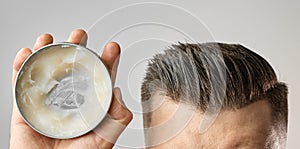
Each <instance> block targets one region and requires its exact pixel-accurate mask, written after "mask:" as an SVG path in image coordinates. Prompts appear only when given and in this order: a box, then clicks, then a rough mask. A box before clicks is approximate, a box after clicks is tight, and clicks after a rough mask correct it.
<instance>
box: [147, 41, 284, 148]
mask: <svg viewBox="0 0 300 149" xmlns="http://www.w3.org/2000/svg"><path fill="white" fill-rule="evenodd" d="M156 91H161V92H163V93H164V94H165V95H166V96H169V97H171V99H172V100H174V101H175V102H179V101H180V102H185V103H186V104H189V105H191V106H195V107H196V108H197V109H198V110H200V111H202V112H205V111H206V110H207V109H208V107H209V105H210V104H212V105H214V106H221V109H224V110H226V109H228V110H230V109H240V108H243V107H245V106H247V105H249V104H251V103H254V102H256V101H259V100H267V101H269V103H270V105H271V109H272V124H273V125H274V132H276V131H277V130H278V131H280V133H283V134H281V135H280V136H281V137H280V138H278V137H277V140H271V139H270V140H269V142H272V141H273V142H282V143H284V142H285V139H286V131H287V120H288V105H287V94H288V89H287V86H286V85H285V84H284V83H281V82H279V81H278V80H277V77H276V74H275V72H274V70H273V68H272V67H271V65H270V64H269V63H268V62H267V61H266V60H265V59H264V58H263V57H261V56H259V55H258V54H256V53H254V52H253V51H251V50H249V49H247V48H246V47H244V46H242V45H239V44H225V43H203V44H190V43H178V44H173V45H171V46H170V47H168V48H167V49H166V50H165V51H164V53H159V54H156V55H155V56H154V57H153V58H152V59H151V60H150V61H149V63H148V67H147V70H146V76H145V78H144V81H143V84H142V88H141V97H142V101H143V102H144V101H147V100H149V99H150V97H151V96H152V95H153V93H154V92H156ZM146 106H150V105H143V109H146V108H148V107H146ZM150 121H151V112H148V113H144V127H149V126H148V125H149V122H150ZM279 129H280V130H279ZM274 132H273V134H274ZM278 139H279V140H278ZM269 146H270V145H269Z"/></svg>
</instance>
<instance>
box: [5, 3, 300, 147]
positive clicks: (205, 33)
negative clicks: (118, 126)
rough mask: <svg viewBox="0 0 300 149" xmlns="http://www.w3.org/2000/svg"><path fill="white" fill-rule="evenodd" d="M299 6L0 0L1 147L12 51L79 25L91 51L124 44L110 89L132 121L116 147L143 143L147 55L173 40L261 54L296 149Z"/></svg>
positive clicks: (299, 123) (65, 35) (62, 34)
mask: <svg viewBox="0 0 300 149" xmlns="http://www.w3.org/2000/svg"><path fill="white" fill-rule="evenodd" d="M143 2H147V3H144V4H141V3H143ZM149 2H151V3H149ZM134 3H139V4H135V5H133V4H134ZM299 6H300V1H297V0H295V1H292V0H286V1H276V0H269V1H261V0H252V1H247V2H246V1H240V0H235V1H233V0H229V1H216V0H212V1H173V0H165V1H140V0H139V1H137V0H135V1H134V0H127V1H116V0H112V1H105V2H101V1H76V2H75V1H71V0H65V1H45V2H42V1H33V0H28V1H15V0H11V1H1V2H0V18H1V21H0V22H1V23H0V24H1V28H0V33H1V35H0V43H1V44H0V50H1V54H0V57H1V59H0V60H1V63H0V70H1V71H0V72H1V77H0V79H1V86H0V91H1V92H0V93H1V97H0V118H1V119H0V124H1V128H0V137H1V139H0V146H1V148H8V146H9V137H10V119H11V111H12V107H13V96H12V86H11V75H12V64H13V60H14V56H15V54H16V53H17V52H18V50H19V49H21V48H22V47H30V48H32V46H33V44H34V42H35V39H36V37H38V36H39V35H40V34H42V33H51V34H52V35H53V36H54V38H55V41H64V40H66V39H67V38H68V35H69V33H70V32H71V31H72V30H74V29H77V28H82V29H85V30H87V31H88V32H89V34H90V36H89V38H90V41H89V42H88V44H89V45H88V47H89V48H91V49H93V50H95V51H96V52H98V53H99V52H101V48H102V47H103V45H104V43H106V42H107V41H109V40H114V41H117V42H119V43H120V44H121V47H122V48H123V49H122V50H123V53H122V57H121V61H120V71H119V72H118V76H117V77H118V78H117V86H120V87H121V89H122V91H123V94H124V97H123V98H124V100H125V103H126V104H127V106H128V107H129V108H130V109H131V110H133V111H134V120H133V122H132V123H131V124H130V125H129V128H128V129H127V130H126V131H125V133H124V134H122V136H121V137H120V139H119V140H118V142H117V146H116V147H115V148H126V146H127V147H129V148H132V147H139V148H140V147H142V146H143V144H144V143H143V134H142V118H141V107H140V106H139V104H140V101H139V98H140V95H139V94H140V93H139V91H140V89H139V86H140V84H141V80H142V78H143V74H144V68H145V65H146V62H147V58H149V57H151V56H152V55H153V54H154V53H156V52H160V51H161V50H162V49H163V48H165V47H167V45H169V44H170V43H174V42H176V41H198V42H206V41H219V42H228V43H240V44H243V45H244V46H246V47H248V48H250V49H252V50H253V51H255V52H257V53H259V54H260V55H261V56H263V57H264V58H266V59H267V60H268V61H269V62H270V63H271V65H272V66H273V67H274V69H275V70H276V73H277V75H278V78H279V80H280V81H283V82H286V83H287V84H288V87H289V128H288V130H289V132H288V145H287V148H297V147H298V146H300V142H299V141H298V138H297V137H299V135H298V132H300V117H299V116H298V114H299V113H300V108H299V106H300V100H298V98H299V97H300V95H299V91H300V85H299V84H300V82H299V80H300V79H299V78H298V77H299V76H300V69H299V63H300V61H299V54H300V52H299V47H300V41H299V39H300V36H299V35H300V30H299V26H300V19H299V18H300V7H299ZM109 12H110V13H109ZM158 13H159V14H158ZM105 14H106V16H104V15H105ZM197 20H198V22H197ZM168 21H169V22H168ZM149 22H150V23H149ZM151 22H152V23H151ZM153 22H156V23H153ZM199 22H200V24H199ZM198 31H199V32H198ZM189 35H190V36H189ZM188 37H191V38H188ZM192 39H195V40H192ZM151 49H152V50H151ZM141 51H142V52H141Z"/></svg>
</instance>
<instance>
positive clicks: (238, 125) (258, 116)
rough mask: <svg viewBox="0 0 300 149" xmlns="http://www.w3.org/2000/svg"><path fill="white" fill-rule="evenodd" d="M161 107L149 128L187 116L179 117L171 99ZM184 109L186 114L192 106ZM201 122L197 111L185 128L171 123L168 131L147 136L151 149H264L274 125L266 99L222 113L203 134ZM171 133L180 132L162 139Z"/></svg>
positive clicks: (167, 128) (152, 118) (157, 131)
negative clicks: (200, 129)
mask: <svg viewBox="0 0 300 149" xmlns="http://www.w3.org/2000/svg"><path fill="white" fill-rule="evenodd" d="M159 106H160V107H158V108H156V110H155V111H153V113H152V115H151V122H150V127H155V126H159V125H163V124H167V121H168V120H170V119H171V118H173V117H179V119H178V120H177V122H180V121H181V120H183V119H184V117H186V116H183V115H184V112H181V113H180V114H178V113H177V114H176V111H178V107H179V105H178V104H177V103H174V102H173V101H172V100H171V99H170V98H165V100H164V102H163V103H162V104H161V105H159ZM184 108H186V109H185V111H187V110H189V109H190V106H189V105H187V106H186V107H184ZM202 120H203V113H201V112H199V111H196V112H195V113H194V114H193V115H191V119H190V121H187V125H186V126H185V127H184V128H183V129H178V127H177V126H175V125H174V123H170V124H167V127H166V128H163V129H157V130H153V131H152V132H151V133H148V134H147V133H146V140H147V141H149V142H148V145H150V144H156V145H155V146H152V147H151V148H199V149H201V148H204V149H206V148H214V149H233V148H241V149H253V148H255V149H263V148H265V144H266V142H267V138H268V132H269V129H270V126H271V107H270V105H269V103H268V102H267V101H266V100H260V101H257V102H255V103H252V104H250V105H248V106H246V107H244V108H241V109H235V110H222V111H221V112H220V113H219V115H218V117H217V119H216V120H215V121H214V123H213V124H212V125H211V127H209V129H208V130H207V131H206V132H205V133H202V134H200V133H199V128H200V123H201V121H202ZM168 132H173V133H174V132H178V133H177V134H174V135H172V137H171V138H169V139H163V138H162V134H166V133H168ZM162 140H165V141H163V142H162ZM158 142H161V143H158Z"/></svg>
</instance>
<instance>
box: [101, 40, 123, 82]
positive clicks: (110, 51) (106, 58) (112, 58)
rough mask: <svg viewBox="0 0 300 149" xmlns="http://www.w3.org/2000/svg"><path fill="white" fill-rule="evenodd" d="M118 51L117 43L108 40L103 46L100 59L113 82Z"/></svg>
mask: <svg viewBox="0 0 300 149" xmlns="http://www.w3.org/2000/svg"><path fill="white" fill-rule="evenodd" d="M120 53H121V48H120V46H119V44H118V43H116V42H110V43H108V44H107V45H106V46H105V47H104V51H103V53H102V55H101V59H102V61H103V62H104V63H105V64H106V66H107V68H108V70H109V73H110V75H111V79H112V83H113V84H114V82H115V79H116V75H117V68H118V64H119V58H120Z"/></svg>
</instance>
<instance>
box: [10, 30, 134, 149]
mask: <svg viewBox="0 0 300 149" xmlns="http://www.w3.org/2000/svg"><path fill="white" fill-rule="evenodd" d="M86 40H87V36H86V33H85V32H84V31H83V30H75V31H73V32H72V33H71V35H70V37H69V40H68V41H69V42H72V43H75V44H82V45H84V46H85V44H86V42H87V41H86ZM52 42H53V38H52V36H51V35H49V34H44V35H42V36H40V37H39V38H38V40H37V42H36V44H35V46H34V50H37V49H38V48H40V47H42V46H45V45H47V44H50V43H52ZM30 54H31V50H30V49H28V48H23V49H22V50H21V51H20V52H18V54H17V56H16V58H15V62H14V67H13V79H12V82H13V84H14V82H15V77H16V74H17V72H18V71H19V69H20V67H21V65H22V63H23V62H24V61H25V59H26V58H27V57H28V56H29V55H30ZM119 54H120V48H119V46H118V44H116V43H110V44H108V45H107V46H106V47H105V49H104V52H103V54H102V56H101V59H102V60H103V62H104V63H106V65H107V67H108V69H109V70H110V73H111V78H112V80H113V82H114V79H115V76H116V69H117V67H116V65H115V64H117V63H115V62H118V57H119ZM117 96H118V98H117ZM120 100H121V92H120V90H119V89H115V92H114V95H113V99H112V104H111V107H110V109H109V111H108V114H109V115H110V117H111V118H113V119H114V120H116V121H117V122H118V123H121V124H122V125H125V126H127V125H128V124H129V122H130V121H131V119H132V113H131V112H130V111H129V110H128V109H127V108H126V107H125V106H124V105H122V104H121V103H122V101H120ZM104 121H105V120H104ZM108 125H110V124H109V123H108ZM108 125H104V127H103V128H102V126H103V125H102V126H101V125H100V126H101V129H104V130H105V131H106V130H108V131H109V130H110V129H107V128H106V127H107V126H108ZM119 130H120V131H115V130H113V132H109V133H108V134H112V135H114V136H119V135H120V134H121V133H122V131H123V129H119ZM116 139H117V138H116ZM114 141H116V140H110V142H109V141H107V140H105V139H103V138H102V137H101V136H99V135H96V133H95V132H93V131H92V132H89V133H88V134H85V135H83V136H81V137H77V138H73V139H65V140H61V139H53V138H49V137H46V136H43V135H41V134H39V133H38V132H36V131H35V130H33V129H32V128H31V127H30V126H28V125H27V123H26V122H25V121H24V120H23V118H22V117H21V115H20V113H19V112H18V110H17V108H16V105H15V104H14V108H13V112H12V119H11V139H10V147H11V148H23V149H26V148H30V149H36V148H37V149H39V148H63V149H68V148H112V146H113V143H114Z"/></svg>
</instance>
